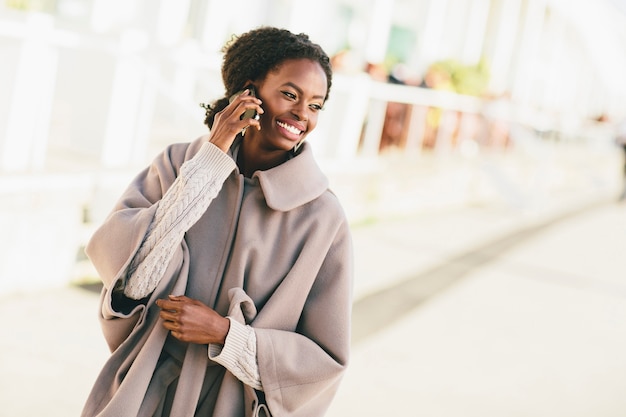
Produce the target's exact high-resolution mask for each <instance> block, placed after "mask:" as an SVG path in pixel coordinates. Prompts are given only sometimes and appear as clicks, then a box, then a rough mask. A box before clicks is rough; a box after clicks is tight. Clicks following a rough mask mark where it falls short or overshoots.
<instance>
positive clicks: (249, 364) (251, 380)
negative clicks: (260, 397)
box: [209, 317, 263, 391]
mask: <svg viewBox="0 0 626 417" xmlns="http://www.w3.org/2000/svg"><path fill="white" fill-rule="evenodd" d="M228 319H229V320H230V329H229V330H228V335H226V343H225V344H224V346H222V345H219V344H209V358H210V359H211V360H212V361H215V362H217V363H219V364H220V365H222V366H223V367H225V368H226V369H228V370H229V371H230V372H231V373H232V374H233V375H234V376H235V377H237V379H239V380H240V381H241V382H243V383H244V384H246V385H249V386H251V387H252V388H254V389H257V390H259V391H263V385H262V384H261V375H260V374H259V365H258V363H257V358H256V333H254V329H253V328H252V327H250V326H247V325H245V324H241V323H239V322H238V321H237V320H233V319H232V318H231V317H228Z"/></svg>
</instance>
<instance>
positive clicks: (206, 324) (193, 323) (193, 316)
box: [156, 295, 230, 345]
mask: <svg viewBox="0 0 626 417" xmlns="http://www.w3.org/2000/svg"><path fill="white" fill-rule="evenodd" d="M156 305H157V306H159V307H160V308H161V313H160V314H159V315H160V316H161V318H162V319H163V327H165V328H166V329H168V330H169V331H170V332H171V333H172V336H174V337H175V338H176V339H178V340H180V341H182V342H188V343H197V344H203V345H206V344H209V343H220V344H224V342H225V341H226V335H227V334H228V330H229V328H230V321H229V320H228V319H227V318H226V317H222V316H221V315H220V314H219V313H217V312H216V311H215V310H213V309H212V308H210V307H208V306H207V305H205V304H203V303H201V302H200V301H198V300H194V299H191V298H189V297H185V296H184V295H180V296H174V295H170V296H169V298H168V299H167V300H164V299H159V300H157V301H156Z"/></svg>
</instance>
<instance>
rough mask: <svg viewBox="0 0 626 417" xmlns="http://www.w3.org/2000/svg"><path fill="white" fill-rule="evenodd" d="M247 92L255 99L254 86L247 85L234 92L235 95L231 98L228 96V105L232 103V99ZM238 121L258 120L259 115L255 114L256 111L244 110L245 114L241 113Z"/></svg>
mask: <svg viewBox="0 0 626 417" xmlns="http://www.w3.org/2000/svg"><path fill="white" fill-rule="evenodd" d="M246 90H249V91H250V95H251V96H252V97H256V91H255V90H254V86H253V85H247V86H245V87H244V89H243V90H241V91H238V92H236V93H235V94H233V95H232V96H230V98H229V99H228V102H229V103H232V102H233V100H234V99H236V98H237V96H239V95H241V94H243V92H244V91H246ZM239 119H240V120H243V119H257V120H259V115H258V113H257V112H256V110H254V109H249V110H246V111H245V112H243V114H242V115H241V116H239Z"/></svg>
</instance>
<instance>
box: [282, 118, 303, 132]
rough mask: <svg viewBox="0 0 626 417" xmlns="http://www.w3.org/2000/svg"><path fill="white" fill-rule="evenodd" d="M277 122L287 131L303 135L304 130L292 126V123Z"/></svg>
mask: <svg viewBox="0 0 626 417" xmlns="http://www.w3.org/2000/svg"><path fill="white" fill-rule="evenodd" d="M276 124H277V125H278V126H280V127H282V128H283V129H285V130H286V131H287V132H289V133H293V134H294V135H301V134H302V130H300V129H298V128H297V127H295V126H292V125H290V124H287V123H283V122H279V121H277V122H276Z"/></svg>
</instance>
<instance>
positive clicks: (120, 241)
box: [83, 27, 352, 417]
mask: <svg viewBox="0 0 626 417" xmlns="http://www.w3.org/2000/svg"><path fill="white" fill-rule="evenodd" d="M224 52H225V55H224V62H223V66H222V76H223V81H224V85H225V89H226V95H225V97H224V98H222V99H220V100H218V101H216V102H215V103H214V104H213V105H210V106H206V109H207V117H206V121H205V122H206V124H207V125H208V126H209V129H210V133H209V134H208V135H205V136H202V137H200V138H198V139H196V140H195V141H193V142H191V143H183V144H175V145H171V146H169V147H168V148H167V149H166V150H165V151H164V152H163V153H161V154H160V155H159V156H158V157H157V158H156V159H155V160H154V162H153V163H152V164H151V165H150V166H149V167H148V168H146V169H145V170H144V171H143V172H141V173H140V174H139V175H138V176H137V177H136V178H135V179H134V180H133V182H132V183H131V184H130V186H129V187H128V189H127V190H126V191H125V192H124V194H123V195H122V196H121V198H120V200H119V201H118V203H117V204H116V206H115V208H114V210H113V212H112V213H111V214H110V215H109V217H108V218H107V219H106V221H105V222H104V224H103V225H102V226H101V227H100V228H99V229H98V230H97V231H96V232H95V233H94V235H93V237H92V239H91V240H90V242H89V244H88V246H87V250H86V252H87V254H88V256H89V257H90V259H91V260H92V262H93V264H94V265H95V267H96V268H97V270H98V272H99V274H100V275H101V278H102V280H103V283H104V289H103V291H102V295H101V322H102V326H103V332H104V335H105V338H106V340H107V343H108V344H109V347H110V349H111V351H112V355H111V357H110V359H109V360H108V362H107V363H106V364H105V366H104V368H103V370H102V372H101V374H100V375H99V377H98V379H97V381H96V383H95V385H94V387H93V389H92V392H91V394H90V396H89V398H88V399H87V402H86V405H85V408H84V410H83V416H114V417H119V416H168V415H172V416H177V417H178V416H194V415H197V416H210V415H215V416H220V417H228V416H251V415H254V416H256V415H275V416H320V415H323V414H324V412H325V410H326V409H327V407H328V405H329V403H330V401H331V399H332V398H333V396H334V394H335V392H336V390H337V387H338V384H339V381H340V379H341V376H342V374H343V372H344V370H345V368H346V365H347V362H348V355H349V342H350V312H351V288H352V245H351V237H350V232H349V228H348V223H347V221H346V218H345V215H344V212H343V210H342V208H341V206H340V204H339V202H338V200H337V198H336V197H335V195H333V194H332V192H331V191H329V189H328V181H327V179H326V177H325V176H324V175H323V174H322V172H321V171H320V169H319V168H318V166H317V164H316V163H315V161H314V159H313V155H312V152H311V149H310V148H309V147H308V145H307V143H303V141H304V139H305V138H306V136H307V135H308V134H309V133H310V132H311V131H312V130H313V129H314V128H315V126H316V124H317V118H318V116H319V113H320V111H321V109H322V108H323V106H324V103H325V102H326V100H327V99H328V94H329V90H330V86H331V78H332V73H331V67H330V62H329V59H328V56H327V55H326V53H324V51H323V50H322V49H321V48H320V47H319V46H318V45H316V44H314V43H312V42H311V41H310V40H309V38H308V37H307V36H306V35H304V34H299V35H296V34H293V33H291V32H289V31H286V30H282V29H276V28H269V27H263V28H259V29H255V30H252V31H250V32H248V33H245V34H243V35H241V36H239V37H238V38H235V39H234V40H233V41H231V42H230V43H229V44H227V46H226V47H225V49H224Z"/></svg>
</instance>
